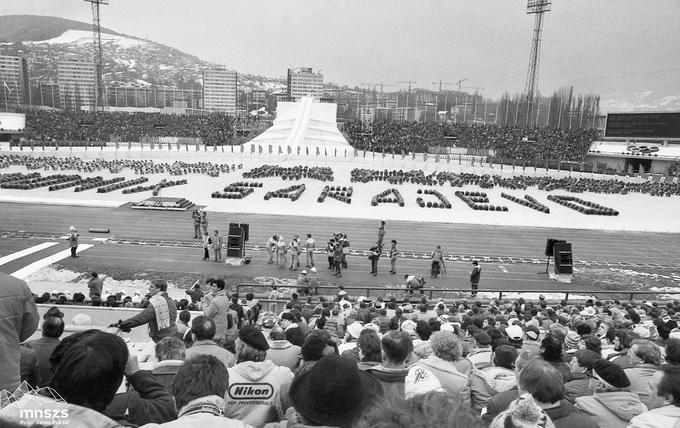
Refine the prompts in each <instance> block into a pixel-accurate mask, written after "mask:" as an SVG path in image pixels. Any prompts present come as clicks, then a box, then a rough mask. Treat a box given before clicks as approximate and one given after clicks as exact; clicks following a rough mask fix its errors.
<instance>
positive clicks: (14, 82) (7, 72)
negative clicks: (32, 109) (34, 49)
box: [0, 55, 29, 105]
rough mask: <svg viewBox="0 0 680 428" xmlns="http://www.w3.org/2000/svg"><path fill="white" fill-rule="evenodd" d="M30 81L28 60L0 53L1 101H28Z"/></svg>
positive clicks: (20, 102) (16, 103) (15, 103)
mask: <svg viewBox="0 0 680 428" xmlns="http://www.w3.org/2000/svg"><path fill="white" fill-rule="evenodd" d="M28 83H29V82H28V61H26V59H25V58H21V57H18V56H6V55H0V103H5V102H7V104H8V105H18V104H25V103H27V102H28Z"/></svg>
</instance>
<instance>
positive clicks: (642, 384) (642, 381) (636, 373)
mask: <svg viewBox="0 0 680 428" xmlns="http://www.w3.org/2000/svg"><path fill="white" fill-rule="evenodd" d="M623 371H624V372H626V376H627V377H628V379H630V386H629V387H628V389H629V390H630V392H634V393H636V394H637V395H638V396H639V397H640V401H642V402H643V403H644V404H645V406H649V398H650V395H651V394H652V389H651V387H650V386H649V381H650V380H651V378H652V376H654V373H656V366H655V365H654V364H649V363H640V364H636V365H635V367H633V368H630V369H624V370H623Z"/></svg>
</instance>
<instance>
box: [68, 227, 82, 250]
mask: <svg viewBox="0 0 680 428" xmlns="http://www.w3.org/2000/svg"><path fill="white" fill-rule="evenodd" d="M79 236H80V234H79V233H78V229H76V227H75V226H70V227H69V228H68V238H66V239H67V240H68V246H69V247H71V257H78V255H77V254H76V251H78V237H79Z"/></svg>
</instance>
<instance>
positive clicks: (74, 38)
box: [30, 30, 146, 48]
mask: <svg viewBox="0 0 680 428" xmlns="http://www.w3.org/2000/svg"><path fill="white" fill-rule="evenodd" d="M101 37H102V44H106V43H115V44H116V45H118V46H119V47H121V48H134V47H137V46H140V45H143V44H145V43H146V42H145V41H144V40H139V39H133V38H130V37H125V36H118V35H114V34H107V33H102V35H101ZM30 43H35V44H38V43H48V44H60V43H79V44H92V32H91V31H84V30H66V31H64V33H62V34H61V35H60V36H58V37H54V38H52V39H48V40H40V41H36V42H30Z"/></svg>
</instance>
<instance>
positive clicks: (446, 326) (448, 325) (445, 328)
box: [439, 322, 456, 333]
mask: <svg viewBox="0 0 680 428" xmlns="http://www.w3.org/2000/svg"><path fill="white" fill-rule="evenodd" d="M439 330H440V331H450V332H451V333H455V332H456V330H455V329H454V328H453V324H451V323H450V322H447V323H444V324H442V325H441V326H440V327H439Z"/></svg>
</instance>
